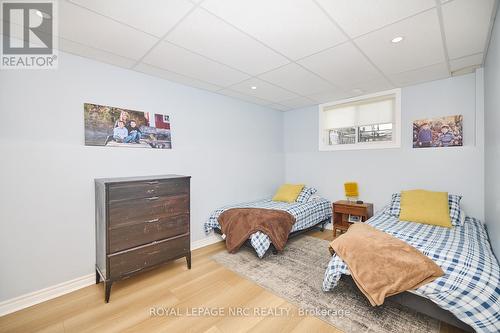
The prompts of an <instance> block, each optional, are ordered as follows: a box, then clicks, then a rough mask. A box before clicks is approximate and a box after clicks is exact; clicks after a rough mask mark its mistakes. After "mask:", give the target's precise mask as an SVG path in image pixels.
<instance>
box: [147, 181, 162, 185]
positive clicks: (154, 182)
mask: <svg viewBox="0 0 500 333" xmlns="http://www.w3.org/2000/svg"><path fill="white" fill-rule="evenodd" d="M147 183H148V184H149V185H156V184H158V183H159V181H157V180H153V181H150V182H147Z"/></svg>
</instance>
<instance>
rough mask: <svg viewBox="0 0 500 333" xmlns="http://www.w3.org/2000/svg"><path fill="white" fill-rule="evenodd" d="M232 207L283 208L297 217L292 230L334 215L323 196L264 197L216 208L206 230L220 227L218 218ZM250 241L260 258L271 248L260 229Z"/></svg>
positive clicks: (309, 225) (307, 226) (268, 240)
mask: <svg viewBox="0 0 500 333" xmlns="http://www.w3.org/2000/svg"><path fill="white" fill-rule="evenodd" d="M230 208H267V209H278V210H283V211H285V212H288V213H290V214H291V215H292V216H293V217H295V224H294V225H293V227H292V230H291V231H290V232H294V231H298V230H304V229H307V228H309V227H312V226H313V225H315V224H318V223H319V222H321V221H324V220H326V219H329V218H330V217H331V216H332V207H331V204H330V201H328V200H326V199H323V198H315V199H314V200H310V201H308V202H305V203H299V202H294V203H287V202H278V201H272V200H271V199H264V200H259V201H254V202H248V203H243V204H236V205H229V206H225V207H222V208H219V209H217V210H215V211H214V212H213V213H212V215H210V217H209V218H208V220H207V221H206V222H205V232H206V233H209V232H210V231H212V230H213V229H214V228H219V229H220V225H219V222H218V221H217V219H218V218H219V215H220V214H222V213H223V212H224V211H226V210H228V209H230ZM250 243H251V244H252V246H253V248H254V249H255V252H257V255H258V256H259V258H262V257H263V256H264V254H265V253H266V251H267V249H269V246H271V240H270V239H269V237H268V236H267V235H266V234H264V233H262V232H260V231H257V232H256V233H253V234H252V235H250Z"/></svg>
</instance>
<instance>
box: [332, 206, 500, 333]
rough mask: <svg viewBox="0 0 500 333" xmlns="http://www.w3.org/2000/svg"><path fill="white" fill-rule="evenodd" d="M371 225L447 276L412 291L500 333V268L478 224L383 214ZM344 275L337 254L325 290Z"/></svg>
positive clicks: (345, 270) (473, 324) (484, 329)
mask: <svg viewBox="0 0 500 333" xmlns="http://www.w3.org/2000/svg"><path fill="white" fill-rule="evenodd" d="M366 223H368V224H370V225H372V226H373V227H375V228H377V229H380V230H382V231H385V232H386V233H388V234H391V235H393V236H394V237H397V238H399V239H401V240H403V241H405V242H406V243H408V244H410V245H412V246H413V247H415V248H417V249H418V250H420V251H421V252H422V253H424V254H425V255H426V256H428V257H429V258H431V259H432V260H434V262H436V263H437V264H438V265H439V266H441V268H442V269H443V271H444V272H445V275H444V276H442V277H440V278H438V279H436V280H434V281H433V282H431V283H428V284H426V285H423V286H421V287H419V288H417V289H416V290H413V291H412V292H414V293H415V294H417V295H419V296H423V297H426V298H428V299H430V300H431V301H433V302H434V303H436V304H437V305H439V306H440V307H441V308H443V309H445V310H448V311H450V312H452V313H453V314H454V315H455V316H456V317H457V318H458V319H460V320H462V321H463V322H464V323H467V324H468V325H470V326H471V327H472V328H474V329H475V330H476V331H477V332H500V272H499V270H500V269H499V265H498V262H497V261H496V259H495V257H494V256H493V252H492V250H491V247H490V243H489V241H488V236H487V234H486V230H485V228H484V226H483V225H482V224H481V222H480V221H479V220H477V219H475V218H471V217H467V218H466V220H465V223H464V225H463V226H456V227H453V228H451V229H447V228H442V227H436V226H431V225H426V224H420V223H413V222H403V221H399V220H398V219H397V218H396V217H393V216H390V215H388V214H385V213H384V212H383V211H382V212H381V213H379V214H377V215H375V216H374V217H372V218H371V219H369V220H368V221H367V222H366ZM342 274H350V273H349V270H348V268H347V266H346V264H344V262H343V261H342V260H341V259H340V258H339V257H338V256H336V255H334V256H333V257H332V259H331V260H330V263H329V264H328V268H327V269H326V272H325V277H324V280H323V290H325V291H330V290H332V289H333V288H334V287H335V286H336V285H337V282H338V280H339V279H340V276H341V275H342Z"/></svg>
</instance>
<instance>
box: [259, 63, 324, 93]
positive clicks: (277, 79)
mask: <svg viewBox="0 0 500 333" xmlns="http://www.w3.org/2000/svg"><path fill="white" fill-rule="evenodd" d="M259 78H261V79H263V80H265V81H268V82H271V83H273V84H276V85H278V86H280V87H283V88H286V89H288V90H291V91H293V92H296V93H298V94H300V95H309V94H313V93H317V92H320V91H325V90H328V89H333V86H332V85H331V84H330V83H328V82H327V81H325V80H323V79H322V78H320V77H319V76H317V75H315V74H313V73H311V72H310V71H308V70H306V69H304V68H302V67H301V66H299V65H297V64H295V63H290V64H288V65H285V66H283V67H280V68H278V69H275V70H272V71H270V72H267V73H265V74H262V75H260V76H259Z"/></svg>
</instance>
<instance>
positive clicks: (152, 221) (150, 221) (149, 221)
mask: <svg viewBox="0 0 500 333" xmlns="http://www.w3.org/2000/svg"><path fill="white" fill-rule="evenodd" d="M159 221H160V219H152V220H147V221H144V223H155V222H159Z"/></svg>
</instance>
